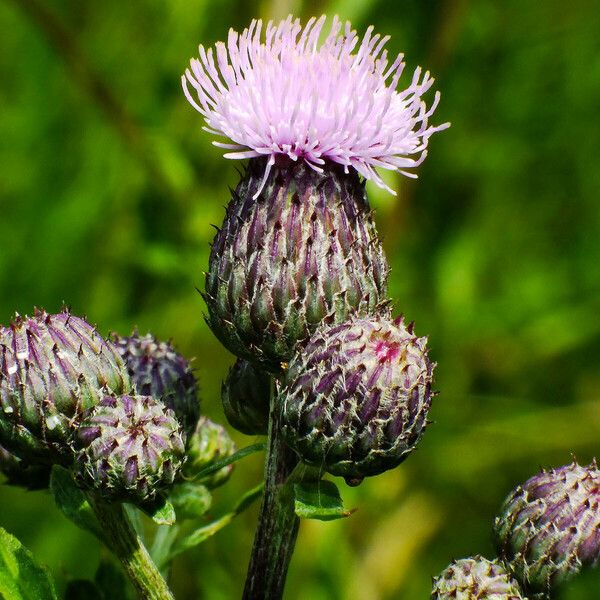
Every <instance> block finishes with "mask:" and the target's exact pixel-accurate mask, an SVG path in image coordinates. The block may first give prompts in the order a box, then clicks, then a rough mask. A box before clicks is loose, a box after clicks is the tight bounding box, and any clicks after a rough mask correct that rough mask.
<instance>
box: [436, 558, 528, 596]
mask: <svg viewBox="0 0 600 600" xmlns="http://www.w3.org/2000/svg"><path fill="white" fill-rule="evenodd" d="M431 600H526V598H525V596H523V594H522V592H521V590H520V589H519V584H518V583H517V582H516V581H515V580H514V579H513V578H512V576H511V575H510V574H509V573H508V572H507V571H506V569H505V568H504V567H503V566H502V564H501V563H500V562H499V561H497V560H493V561H490V560H487V559H486V558H483V556H474V557H473V558H463V559H461V560H456V561H453V562H452V563H451V564H450V565H449V566H448V567H447V568H446V569H445V570H444V571H443V572H442V573H441V574H440V575H439V577H435V578H434V579H433V590H432V592H431Z"/></svg>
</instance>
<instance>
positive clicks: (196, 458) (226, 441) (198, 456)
mask: <svg viewBox="0 0 600 600" xmlns="http://www.w3.org/2000/svg"><path fill="white" fill-rule="evenodd" d="M235 451H236V447H235V444H234V443H233V440H232V439H231V438H230V437H229V434H228V433H227V431H225V428H224V427H222V426H221V425H219V424H217V423H213V421H211V420H210V419H207V418H206V417H200V420H199V421H198V425H197V426H196V431H195V432H194V435H192V437H191V438H190V440H189V442H188V451H187V454H188V460H187V462H186V463H185V466H184V468H183V474H184V477H185V478H187V479H193V480H194V481H196V483H202V484H203V485H205V486H206V487H208V488H211V489H212V488H216V487H218V486H220V485H223V484H224V483H225V482H226V481H227V480H228V479H229V476H230V475H231V471H232V470H233V465H227V466H225V467H223V468H222V469H219V470H218V471H216V472H214V473H211V474H210V475H207V476H206V477H201V478H200V479H196V477H197V475H198V473H200V471H202V470H204V469H206V468H208V467H210V466H212V465H213V464H215V463H217V462H219V461H221V460H223V459H225V458H228V457H229V456H231V455H232V454H233V453H234V452H235Z"/></svg>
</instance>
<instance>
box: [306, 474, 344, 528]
mask: <svg viewBox="0 0 600 600" xmlns="http://www.w3.org/2000/svg"><path fill="white" fill-rule="evenodd" d="M294 510H295V511H296V514H297V515H298V516H299V517H300V518H301V519H317V520H319V521H333V520H335V519H343V518H345V517H349V516H350V515H351V514H352V512H353V511H351V510H346V509H345V508H344V503H343V502H342V498H341V496H340V492H339V490H338V489H337V486H336V485H335V483H333V481H306V482H302V483H295V484H294Z"/></svg>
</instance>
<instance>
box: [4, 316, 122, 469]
mask: <svg viewBox="0 0 600 600" xmlns="http://www.w3.org/2000/svg"><path fill="white" fill-rule="evenodd" d="M130 389H131V384H130V381H129V376H128V374H127V370H126V368H125V365H124V364H123V360H122V359H121V357H120V356H119V353H118V352H117V350H116V348H115V347H114V346H113V345H112V343H110V342H107V341H106V340H105V339H104V338H103V337H102V336H101V335H100V334H99V333H98V332H97V331H96V330H95V329H94V328H93V327H92V326H91V325H89V324H88V323H86V321H84V320H83V319H80V318H79V317H76V316H74V315H71V314H70V313H69V312H68V311H66V310H65V311H63V312H61V313H58V314H56V315H49V314H48V313H46V312H44V311H39V310H36V312H35V314H34V316H33V317H24V318H23V317H20V316H17V317H16V318H15V319H14V321H13V322H12V323H11V324H10V325H9V326H8V327H1V328H0V442H1V443H2V444H3V445H4V446H5V447H6V448H7V449H8V450H9V451H11V452H15V453H16V454H18V455H19V456H22V457H23V458H27V459H31V460H32V461H33V462H46V463H52V462H66V461H67V460H69V459H70V458H69V454H68V445H67V441H68V439H69V436H70V434H71V429H72V426H73V424H74V422H75V421H76V420H77V418H78V417H79V415H80V414H81V413H82V412H83V411H84V410H85V409H87V408H89V407H90V406H93V405H94V404H96V403H97V402H98V401H99V400H100V398H101V397H102V396H103V394H105V393H116V394H121V393H125V392H128V391H129V390H130Z"/></svg>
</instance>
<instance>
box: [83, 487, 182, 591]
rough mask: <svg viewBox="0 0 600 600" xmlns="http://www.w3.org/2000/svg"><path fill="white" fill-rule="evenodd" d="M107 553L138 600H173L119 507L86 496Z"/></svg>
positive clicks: (164, 582) (118, 505)
mask: <svg viewBox="0 0 600 600" xmlns="http://www.w3.org/2000/svg"><path fill="white" fill-rule="evenodd" d="M89 501H90V505H91V506H92V508H93V510H94V513H95V514H96V517H97V518H98V521H99V522H100V526H101V528H102V530H103V531H104V533H105V535H106V538H107V542H108V543H109V545H110V549H111V550H112V552H113V553H114V554H115V556H116V557H117V558H118V559H119V561H120V562H121V564H122V565H123V569H124V570H125V573H126V574H127V577H128V578H129V580H130V581H131V583H132V584H133V587H134V588H135V590H136V592H137V594H138V597H139V598H140V600H174V596H173V594H172V593H171V590H169V587H168V586H167V583H166V581H165V580H164V578H163V577H162V575H161V574H160V572H159V570H158V569H157V568H156V565H155V564H154V562H153V561H152V559H151V558H150V555H149V554H148V551H147V550H146V547H145V546H144V544H143V543H142V541H141V539H140V538H139V536H138V535H137V534H136V532H135V531H134V529H133V526H132V525H131V523H130V521H129V519H128V518H127V516H126V514H125V511H124V509H123V505H122V504H114V503H108V502H105V501H104V500H102V499H101V498H98V497H97V496H95V495H92V494H90V495H89Z"/></svg>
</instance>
